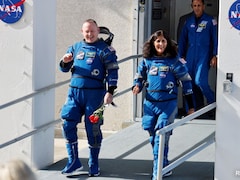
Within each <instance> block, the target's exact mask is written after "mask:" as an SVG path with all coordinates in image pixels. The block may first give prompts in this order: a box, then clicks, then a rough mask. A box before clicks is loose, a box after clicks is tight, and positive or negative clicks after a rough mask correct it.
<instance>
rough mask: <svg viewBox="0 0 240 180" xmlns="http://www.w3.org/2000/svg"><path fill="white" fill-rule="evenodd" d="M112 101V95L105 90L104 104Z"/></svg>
mask: <svg viewBox="0 0 240 180" xmlns="http://www.w3.org/2000/svg"><path fill="white" fill-rule="evenodd" d="M112 101H113V95H112V94H111V93H109V92H107V93H106V94H105V96H104V104H111V103H112Z"/></svg>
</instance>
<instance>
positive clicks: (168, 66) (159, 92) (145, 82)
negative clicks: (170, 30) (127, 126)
mask: <svg viewBox="0 0 240 180" xmlns="http://www.w3.org/2000/svg"><path fill="white" fill-rule="evenodd" d="M143 57H144V59H143V61H141V62H140V64H139V66H138V71H137V73H136V76H135V78H134V85H133V88H132V91H133V94H138V93H140V92H141V91H142V89H143V87H144V86H145V87H146V94H145V99H144V108H143V109H144V114H143V117H142V127H143V129H144V130H146V131H148V133H149V135H150V139H149V140H150V143H151V145H152V148H153V159H154V160H153V174H152V180H156V179H157V169H158V147H159V136H158V135H156V131H157V130H159V129H161V128H163V127H164V126H167V125H169V124H171V123H173V121H174V119H175V116H176V113H177V97H178V85H179V83H180V82H181V84H182V86H183V92H184V95H185V98H186V100H187V102H188V105H189V107H190V109H189V112H188V113H189V114H191V113H193V112H194V108H193V99H192V84H191V77H190V76H189V74H188V70H187V67H186V66H185V64H184V63H185V61H184V60H183V59H179V57H178V56H177V48H176V45H174V44H173V42H172V41H171V39H170V37H169V36H168V34H167V33H166V32H165V31H163V30H159V31H157V32H155V33H154V34H153V35H152V36H151V37H150V39H149V40H148V41H147V42H146V43H145V44H144V47H143ZM171 134H172V132H168V133H167V134H166V139H165V147H164V160H163V166H164V167H165V166H167V165H168V164H169V162H168V149H169V147H168V144H169V138H170V135H171ZM169 175H171V172H168V173H166V174H164V176H169Z"/></svg>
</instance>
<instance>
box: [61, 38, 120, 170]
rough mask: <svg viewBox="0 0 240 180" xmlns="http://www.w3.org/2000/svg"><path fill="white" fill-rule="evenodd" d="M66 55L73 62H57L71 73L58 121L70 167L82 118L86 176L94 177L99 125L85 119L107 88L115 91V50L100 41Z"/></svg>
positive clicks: (82, 44)
mask: <svg viewBox="0 0 240 180" xmlns="http://www.w3.org/2000/svg"><path fill="white" fill-rule="evenodd" d="M67 53H72V55H73V61H71V62H69V63H63V62H62V61H61V62H60V70H61V71H62V72H69V71H70V70H71V72H72V77H71V82H70V88H69V91H68V97H67V100H66V102H65V104H64V105H63V107H62V111H61V118H62V119H63V120H64V121H63V127H62V129H63V135H64V137H65V138H66V140H67V151H68V154H69V157H72V156H74V157H73V158H72V159H70V163H72V162H73V161H74V158H75V157H76V158H77V159H78V157H77V145H75V146H73V145H74V144H76V142H77V139H78V137H77V124H78V123H80V122H81V118H82V116H83V115H84V122H85V129H86V134H87V139H88V144H89V147H90V158H89V167H90V168H91V167H93V169H90V174H96V173H98V171H99V170H98V161H97V160H98V154H99V150H100V146H101V142H102V132H101V129H100V126H101V125H102V123H103V122H98V123H97V124H93V123H91V122H90V120H89V116H90V115H91V114H92V113H93V112H94V111H95V110H96V109H98V108H99V107H100V106H101V105H102V104H103V98H104V95H105V94H106V91H107V90H108V89H109V87H114V88H116V87H117V80H118V63H117V56H116V52H115V49H113V48H112V47H111V46H109V45H107V44H106V43H105V42H104V41H103V40H102V39H99V40H98V41H97V42H95V43H86V42H85V41H81V42H78V43H76V44H74V45H73V46H71V47H69V48H68V50H67ZM106 86H108V87H106ZM73 153H75V155H74V154H73ZM76 158H75V159H76ZM94 161H95V162H94ZM70 163H69V164H70ZM94 163H95V164H94ZM78 164H79V163H78ZM77 166H80V165H77ZM69 167H70V165H67V166H66V168H65V169H64V170H63V173H67V172H70V171H71V170H72V169H70V170H69Z"/></svg>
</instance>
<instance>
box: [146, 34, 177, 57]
mask: <svg viewBox="0 0 240 180" xmlns="http://www.w3.org/2000/svg"><path fill="white" fill-rule="evenodd" d="M159 36H163V37H164V38H165V39H166V40H167V47H166V49H165V51H164V53H163V56H165V57H176V56H177V46H176V44H174V43H173V41H172V40H171V38H170V37H169V35H168V34H167V32H166V31H164V30H158V31H156V32H155V33H153V34H152V35H151V36H150V38H149V39H148V41H146V42H145V43H144V45H143V57H144V58H149V57H153V56H155V55H156V54H157V53H156V49H155V47H154V41H155V40H156V39H157V38H158V37H159Z"/></svg>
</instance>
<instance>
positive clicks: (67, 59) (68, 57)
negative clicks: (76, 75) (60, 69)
mask: <svg viewBox="0 0 240 180" xmlns="http://www.w3.org/2000/svg"><path fill="white" fill-rule="evenodd" d="M62 60H63V62H64V63H69V62H71V61H72V60H73V56H72V53H67V54H65V55H64V56H63V58H62Z"/></svg>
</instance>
